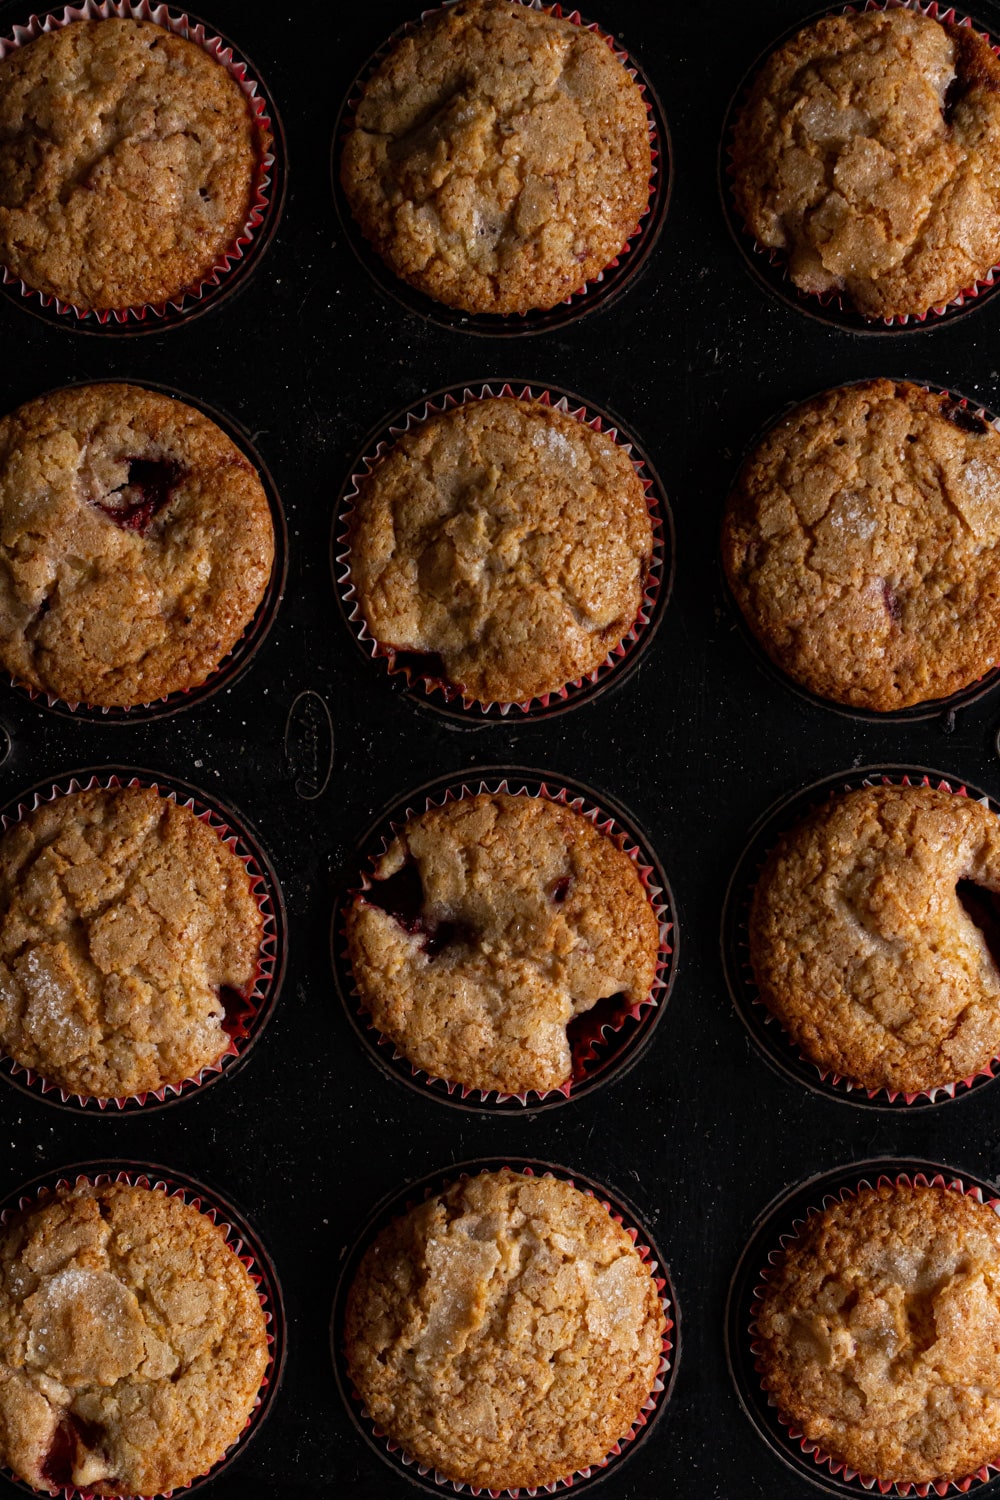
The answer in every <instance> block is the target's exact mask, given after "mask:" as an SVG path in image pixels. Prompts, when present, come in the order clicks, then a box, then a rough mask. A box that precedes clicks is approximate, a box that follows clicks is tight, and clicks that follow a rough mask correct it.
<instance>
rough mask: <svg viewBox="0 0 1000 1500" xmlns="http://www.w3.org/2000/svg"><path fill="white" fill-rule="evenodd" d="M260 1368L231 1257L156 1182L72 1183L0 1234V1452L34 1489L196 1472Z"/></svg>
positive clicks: (213, 1457) (261, 1343)
mask: <svg viewBox="0 0 1000 1500" xmlns="http://www.w3.org/2000/svg"><path fill="white" fill-rule="evenodd" d="M266 1367H267V1335H266V1328H265V1320H264V1313H263V1311H262V1309H261V1305H260V1301H259V1299H258V1297H257V1293H256V1291H255V1289H254V1285H253V1282H252V1281H251V1279H250V1275H249V1273H248V1272H247V1270H246V1268H245V1267H244V1266H243V1265H242V1263H241V1262H240V1260H239V1258H238V1257H237V1255H236V1253H235V1251H234V1250H233V1249H232V1248H231V1247H230V1246H229V1245H228V1244H227V1243H226V1239H225V1236H224V1234H223V1232H222V1230H221V1229H219V1228H217V1227H216V1225H215V1224H213V1222H212V1220H211V1219H210V1218H209V1217H208V1216H207V1215H205V1214H202V1213H199V1212H198V1211H197V1209H195V1208H192V1207H191V1206H190V1205H188V1204H186V1203H183V1202H181V1201H180V1200H179V1199H178V1198H176V1197H168V1196H167V1194H166V1193H165V1192H163V1191H161V1190H156V1189H153V1188H146V1187H138V1186H131V1185H129V1184H128V1183H123V1182H115V1183H108V1184H105V1185H102V1186H92V1185H91V1184H89V1183H78V1184H77V1185H76V1186H74V1187H63V1188H58V1189H56V1190H55V1192H54V1193H53V1194H52V1196H51V1197H50V1198H48V1199H47V1200H46V1201H44V1202H43V1203H41V1204H40V1205H36V1206H33V1207H30V1208H28V1209H25V1210H23V1211H22V1212H21V1213H20V1214H18V1215H17V1216H16V1217H15V1218H14V1219H13V1221H12V1222H11V1223H10V1224H9V1225H8V1226H7V1228H6V1229H5V1230H4V1231H3V1233H2V1239H0V1461H2V1462H3V1463H5V1464H7V1465H8V1466H9V1467H10V1468H11V1469H13V1471H14V1473H15V1474H17V1475H18V1476H19V1477H20V1478H21V1479H23V1480H25V1481H26V1482H27V1483H28V1484H30V1485H32V1486H34V1488H35V1489H37V1490H41V1491H44V1492H45V1493H47V1494H52V1493H55V1487H57V1486H63V1485H75V1486H78V1487H80V1488H85V1489H86V1491H87V1493H88V1494H95V1495H158V1494H160V1493H161V1492H163V1491H169V1490H172V1489H174V1488H176V1487H178V1486H180V1485H185V1484H187V1483H188V1482H189V1481H190V1480H192V1479H194V1478H195V1477H197V1476H198V1475H200V1474H202V1473H204V1472H205V1470H206V1469H209V1468H210V1467H211V1466H212V1465H213V1464H214V1463H215V1462H216V1461H217V1460H218V1459H220V1458H222V1456H223V1454H224V1453H225V1451H226V1449H227V1448H228V1447H229V1446H230V1445H231V1444H232V1443H234V1442H235V1441H236V1440H237V1438H238V1437H239V1435H240V1433H241V1432H242V1430H243V1428H244V1427H245V1425H246V1422H247V1419H248V1417H249V1415H250V1412H251V1410H252V1408H253V1404H254V1400H255V1398H256V1395H257V1391H258V1389H259V1387H260V1383H261V1380H262V1379H263V1376H264V1371H265V1369H266Z"/></svg>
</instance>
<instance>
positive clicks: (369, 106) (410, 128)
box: [340, 0, 652, 313]
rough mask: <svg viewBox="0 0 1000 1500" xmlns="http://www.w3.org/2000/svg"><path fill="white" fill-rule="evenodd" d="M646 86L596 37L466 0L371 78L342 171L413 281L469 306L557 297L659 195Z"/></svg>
mask: <svg viewBox="0 0 1000 1500" xmlns="http://www.w3.org/2000/svg"><path fill="white" fill-rule="evenodd" d="M651 170H652V162H651V155H650V145H649V126H648V119H647V113H646V106H645V103H644V102H643V97H642V94H641V92H640V90H639V88H638V86H637V84H636V83H635V81H634V80H633V79H632V77H631V76H630V75H629V73H628V72H627V71H626V69H625V68H624V67H623V66H622V64H621V63H620V62H619V61H618V59H617V58H616V57H615V55H614V52H613V51H612V50H611V48H610V47H609V46H608V45H607V43H606V42H605V41H604V40H603V39H602V38H601V37H599V36H595V35H594V34H593V33H592V32H590V31H588V30H586V28H585V27H583V26H578V25H575V24H574V23H573V22H571V21H567V20H561V19H559V18H558V17H556V16H553V15H548V14H544V13H542V12H540V11H536V10H533V9H531V8H530V7H529V6H527V5H521V4H518V3H512V0H461V3H460V4H458V5H453V6H449V7H448V8H447V9H446V10H443V11H439V12H436V13H433V14H432V15H431V16H430V17H428V18H427V19H425V20H424V21H422V22H421V24H420V25H419V26H418V27H417V28H416V29H415V30H414V31H412V32H410V33H409V34H407V35H406V36H404V37H402V38H401V40H400V41H399V42H398V43H397V44H396V46H395V47H394V48H393V49H392V51H391V52H390V53H389V55H388V57H387V58H386V59H385V61H384V62H383V63H382V64H381V65H380V66H379V68H378V69H377V71H376V72H375V74H374V75H373V76H372V77H371V78H370V79H369V80H368V82H367V83H366V84H365V85H364V87H363V88H362V92H361V98H360V101H359V103H358V106H357V110H356V113H355V115H354V119H353V122H352V126H351V129H350V133H349V135H348V137H347V139H346V142H345V144H344V149H343V154H342V157H341V168H340V180H341V184H342V186H343V189H344V192H345V194H346V196H347V201H348V204H349V205H350V209H351V212H352V213H353V215H354V217H355V219H356V220H357V221H358V224H359V225H360V228H361V230H362V232H363V234H364V235H365V237H366V238H367V239H368V240H369V241H370V242H371V244H372V245H373V246H374V248H375V250H377V252H378V254H379V255H380V256H381V257H382V259H383V260H384V261H385V262H386V264H387V265H388V266H389V268H390V270H392V271H393V272H395V274H396V275H397V276H400V277H401V278H402V279H403V280H404V281H406V282H409V284H410V285H411V286H414V287H416V288H417V290H418V291H421V292H424V293H425V294H426V295H427V296H429V297H433V298H434V299H435V300H436V301H438V302H442V303H444V304H446V305H447V306H448V307H457V308H462V309H464V310H465V311H467V312H473V313H524V312H528V311H529V310H531V309H533V308H550V307H553V306H555V304H556V303H557V302H562V301H565V300H566V299H567V298H568V297H569V296H571V295H572V293H574V292H576V291H579V290H580V288H581V287H583V286H584V285H585V284H586V282H587V281H589V280H590V279H591V278H593V277H595V276H596V275H597V274H598V273H599V272H600V271H602V270H603V269H604V267H605V266H607V265H608V264H609V263H610V262H611V261H612V260H613V259H614V258H615V256H616V255H617V254H618V253H619V251H620V250H621V249H622V248H623V246H624V245H625V243H626V242H627V240H628V239H629V237H630V236H631V235H632V234H633V232H634V231H635V229H636V227H637V225H638V222H639V219H640V217H641V215H642V214H643V213H644V212H645V210H646V206H647V204H648V202H649V183H650V173H651Z"/></svg>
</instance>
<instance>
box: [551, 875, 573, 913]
mask: <svg viewBox="0 0 1000 1500" xmlns="http://www.w3.org/2000/svg"><path fill="white" fill-rule="evenodd" d="M572 883H573V882H572V878H571V877H570V876H569V875H564V876H563V877H562V879H561V880H557V881H556V883H555V885H554V886H553V887H552V889H551V891H550V892H549V895H550V896H551V898H552V900H553V901H554V902H555V903H556V905H557V906H562V904H563V902H564V901H565V900H566V897H567V896H568V895H569V888H570V886H571V885H572Z"/></svg>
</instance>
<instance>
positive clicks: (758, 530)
mask: <svg viewBox="0 0 1000 1500" xmlns="http://www.w3.org/2000/svg"><path fill="white" fill-rule="evenodd" d="M722 555H723V561H724V563H725V567H726V574H727V577H728V579H729V584H730V587H731V588H732V590H733V593H734V595H735V597H736V600H737V603H738V604H739V606H740V609H741V610H742V611H743V614H744V616H745V618H746V620H747V623H748V624H749V625H750V628H751V629H752V631H753V633H754V635H755V636H756V637H757V639H758V640H759V641H760V643H761V645H762V646H763V647H764V649H765V650H766V651H767V653H768V654H769V656H771V658H772V659H773V660H774V662H775V663H776V664H777V665H778V666H779V667H781V668H782V670H783V671H785V672H787V673H788V674H789V676H790V677H792V678H793V679H794V680H795V681H796V682H798V683H800V684H801V685H802V686H803V687H806V688H808V689H810V691H812V692H814V693H818V694H820V696H822V697H825V698H832V699H833V700H834V701H835V702H837V703H847V704H851V705H852V706H854V707H856V708H867V709H874V710H876V711H878V712H884V711H888V710H892V709H900V708H905V707H907V706H908V705H910V704H914V703H923V702H925V701H927V700H928V699H933V698H943V697H947V696H948V695H949V694H951V693H954V692H956V691H958V690H959V689H960V688H963V687H966V686H968V685H969V684H970V683H973V682H975V681H976V680H977V679H978V678H980V677H982V676H983V675H984V674H985V673H986V672H988V671H990V670H991V669H992V668H993V667H994V666H995V665H996V663H997V661H998V660H1000V433H998V432H997V431H996V430H995V428H994V427H993V426H992V425H991V424H990V423H989V422H987V421H985V420H984V419H983V418H981V417H977V416H975V415H974V413H973V412H970V411H968V410H967V409H966V408H964V407H962V406H960V405H959V404H958V402H956V401H954V400H952V399H951V398H950V397H949V396H946V395H943V394H939V393H935V392H929V391H925V390H922V389H921V388H920V387H919V386H916V385H911V384H909V383H907V382H905V381H891V380H869V381H863V382H861V383H860V384H858V385H851V386H845V387H842V388H840V389H838V390H833V391H826V392H824V393H823V394H822V395H821V396H816V397H815V398H814V399H813V400H811V401H807V402H805V403H804V404H803V405H802V406H799V407H796V409H795V410H794V411H792V412H790V413H789V414H788V416H786V417H783V418H782V419H781V421H779V422H778V423H777V424H776V425H775V426H774V427H772V428H771V430H770V432H768V433H767V435H766V436H765V437H764V438H763V439H762V441H761V442H760V443H759V444H758V445H757V447H756V448H755V450H754V452H753V453H752V454H751V455H750V457H749V458H748V459H747V461H746V462H745V464H744V465H743V467H742V469H741V471H740V474H739V476H738V478H737V481H736V484H735V486H734V489H733V491H732V493H731V494H730V496H729V500H728V503H727V507H726V514H725V517H724V520H723V528H722Z"/></svg>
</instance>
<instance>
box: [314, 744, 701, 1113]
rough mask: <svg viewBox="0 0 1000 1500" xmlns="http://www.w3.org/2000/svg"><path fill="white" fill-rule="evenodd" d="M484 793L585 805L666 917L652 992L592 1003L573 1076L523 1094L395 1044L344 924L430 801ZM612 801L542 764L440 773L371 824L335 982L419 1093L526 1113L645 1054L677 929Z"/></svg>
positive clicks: (655, 875)
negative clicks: (428, 1065)
mask: <svg viewBox="0 0 1000 1500" xmlns="http://www.w3.org/2000/svg"><path fill="white" fill-rule="evenodd" d="M480 778H482V779H480ZM481 792H489V793H491V794H493V793H498V792H502V793H509V794H511V795H513V796H527V797H542V798H544V799H545V800H546V801H549V802H556V803H559V804H561V805H562V806H564V807H569V808H571V809H572V810H573V811H574V812H578V813H580V814H581V815H582V816H583V817H585V818H586V819H587V820H588V821H589V822H590V823H592V824H593V825H594V827H595V828H596V829H597V830H598V832H600V833H602V834H604V835H605V836H606V837H607V838H610V839H611V841H612V842H613V843H614V844H615V845H616V846H617V848H619V849H622V850H624V852H625V853H626V854H627V855H628V856H629V858H630V859H631V860H632V862H633V864H634V865H635V868H636V871H637V873H638V875H639V879H640V880H641V882H642V886H643V890H644V891H645V892H646V895H647V897H648V899H649V902H650V905H651V906H652V908H653V911H654V913H655V915H656V919H657V922H658V924H659V931H660V945H659V951H658V953H657V959H656V976H655V979H654V981H653V984H652V986H651V988H650V991H649V994H648V995H646V996H645V998H644V999H643V1000H641V1001H640V1002H639V1003H638V1004H635V1005H631V1006H629V1005H627V1004H626V1003H622V1002H621V1001H619V1004H618V1005H617V1006H615V1005H614V1004H613V1002H614V1000H615V999H617V998H618V997H612V999H611V1001H608V1002H601V1001H599V1002H598V1003H597V1005H596V1006H594V1008H593V1010H591V1011H588V1012H585V1013H583V1014H582V1015H581V1016H579V1017H578V1018H577V1019H576V1020H575V1021H573V1022H571V1023H570V1031H571V1036H572V1040H571V1043H570V1050H571V1054H572V1059H573V1071H572V1074H571V1076H570V1078H569V1079H568V1080H567V1081H566V1083H564V1084H563V1085H562V1086H561V1087H559V1088H556V1089H548V1090H538V1089H528V1090H526V1091H525V1092H524V1093H518V1094H505V1093H502V1092H501V1091H499V1090H496V1089H486V1090H484V1089H474V1088H468V1087H466V1086H465V1085H463V1084H459V1083H454V1082H451V1081H449V1080H448V1079H444V1078H437V1077H435V1076H434V1075H432V1074H430V1073H428V1072H426V1071H425V1070H424V1069H422V1068H419V1067H418V1066H417V1065H416V1064H415V1063H411V1062H410V1061H409V1059H408V1058H406V1057H405V1056H404V1055H403V1053H402V1052H401V1051H400V1050H399V1049H398V1048H397V1046H396V1045H395V1043H394V1042H392V1041H391V1040H390V1039H389V1038H388V1037H386V1036H384V1035H383V1034H382V1032H380V1031H379V1030H378V1029H377V1027H376V1026H375V1024H374V1022H373V1021H372V1019H371V1017H370V1015H369V1014H368V1013H367V1011H366V1010H365V1007H364V1002H363V999H362V997H361V995H360V993H359V992H358V989H357V988H356V986H355V984H354V977H353V973H352V969H351V961H350V957H349V955H348V952H347V942H346V925H345V924H346V917H347V912H348V910H349V909H350V907H351V906H352V905H353V904H354V902H355V900H357V899H358V898H359V897H362V898H363V897H364V894H365V892H367V891H369V890H371V889H372V886H373V883H374V882H373V880H372V879H371V878H370V875H369V871H372V870H374V866H375V864H376V862H377V861H378V860H379V859H380V858H381V856H382V855H383V854H384V853H385V851H386V850H387V849H388V847H389V845H390V843H391V842H392V840H393V839H394V838H395V837H396V835H397V833H399V832H400V830H401V829H402V828H403V826H404V825H405V823H406V822H407V821H408V819H410V818H412V817H414V816H415V815H416V813H417V810H418V809H419V810H421V811H423V812H427V811H429V810H430V809H431V808H433V807H444V806H446V805H447V804H448V803H449V802H458V801H461V800H463V799H464V798H467V797H474V796H476V795H477V794H479V793H481ZM609 805H612V806H613V804H610V799H609V798H608V797H607V796H606V795H605V794H603V793H601V794H600V795H599V794H597V793H595V792H592V791H591V790H590V788H589V787H585V786H583V784H582V783H577V782H568V783H567V784H565V785H564V784H563V778H561V777H560V778H558V782H557V781H556V780H554V779H553V778H549V777H546V776H545V775H544V774H542V773H538V772H532V771H528V770H521V769H518V768H514V769H504V768H502V767H486V768H484V769H483V770H482V771H476V772H475V773H474V775H472V776H467V777H461V776H459V777H456V776H451V777H441V778H439V779H438V780H437V781H435V782H431V783H429V784H428V785H426V786H423V787H418V788H417V789H416V790H415V791H413V792H411V793H409V794H408V795H407V796H406V797H405V798H403V799H402V800H401V801H400V802H398V803H397V804H396V805H395V806H394V807H393V808H392V809H391V810H390V811H389V812H388V813H386V814H384V815H383V816H382V817H381V818H380V819H379V821H378V823H376V824H375V826H374V828H372V829H370V830H369V832H368V833H367V834H366V835H365V837H364V839H363V840H362V843H361V859H362V861H363V862H364V864H365V866H366V868H365V869H364V870H363V871H362V875H361V881H360V884H358V885H354V886H352V887H351V888H350V889H348V890H347V891H345V892H344V894H343V896H342V898H341V899H340V900H339V901H338V902H337V904H336V906H335V908H334V914H333V924H332V928H331V953H332V959H333V971H334V977H335V979H336V983H337V990H338V993H339V995H340V998H341V1001H342V1003H343V1006H344V1010H345V1012H346V1014H347V1018H348V1020H349V1022H350V1024H351V1027H352V1029H353V1030H354V1033H355V1035H356V1036H357V1037H358V1038H359V1039H360V1041H361V1043H362V1045H363V1046H364V1047H365V1050H366V1051H367V1052H368V1054H369V1056H371V1057H372V1058H373V1059H374V1060H375V1061H376V1062H377V1063H378V1064H379V1066H380V1068H381V1069H382V1071H383V1072H385V1073H387V1074H388V1075H389V1076H390V1077H391V1078H393V1079H395V1080H396V1081H398V1082H401V1083H404V1084H407V1085H408V1086H410V1087H411V1088H413V1089H415V1090H416V1091H417V1092H418V1093H421V1094H424V1095H425V1096H426V1095H427V1093H430V1094H431V1095H432V1096H433V1097H434V1098H436V1099H440V1100H441V1101H442V1102H443V1103H446V1104H451V1105H453V1106H457V1107H459V1108H464V1109H467V1110H473V1111H475V1112H477V1113H480V1112H487V1113H503V1114H523V1113H524V1112H525V1111H530V1112H531V1113H532V1114H534V1113H536V1112H537V1111H539V1110H543V1109H552V1108H556V1107H558V1106H560V1105H563V1104H566V1103H567V1102H568V1101H570V1100H575V1099H579V1098H582V1097H584V1096H585V1095H588V1094H590V1093H592V1092H593V1091H594V1090H595V1089H597V1088H600V1087H602V1086H603V1085H604V1084H605V1083H609V1082H610V1081H611V1080H612V1079H613V1078H620V1077H621V1076H622V1075H623V1074H624V1073H626V1072H627V1071H628V1070H629V1069H630V1068H631V1067H632V1066H633V1065H634V1064H635V1063H636V1062H637V1061H638V1060H639V1058H640V1056H641V1055H642V1054H643V1053H644V1052H645V1050H646V1048H647V1046H648V1045H649V1043H650V1042H651V1040H652V1037H653V1033H654V1030H655V1028H656V1026H657V1024H658V1022H659V1020H660V1017H661V1016H662V1014H663V1011H664V1010H665V1008H666V1004H667V1001H668V1000H669V998H670V993H671V990H672V989H673V984H674V979H675V977H676V972H677V953H678V946H679V932H678V928H677V918H676V907H675V904H674V899H673V893H672V891H671V889H670V884H669V882H668V880H667V878H666V876H665V875H664V873H663V871H662V869H661V867H660V864H659V861H658V859H657V857H656V855H655V854H654V853H653V851H652V849H651V848H650V845H649V842H648V840H647V839H646V837H645V835H644V834H642V833H641V832H640V831H639V830H638V828H637V827H636V826H635V824H634V823H633V821H632V820H631V818H629V817H628V815H627V814H625V813H624V812H623V811H622V810H621V809H620V808H617V807H615V808H614V811H613V812H611V811H609V810H608V808H609Z"/></svg>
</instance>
